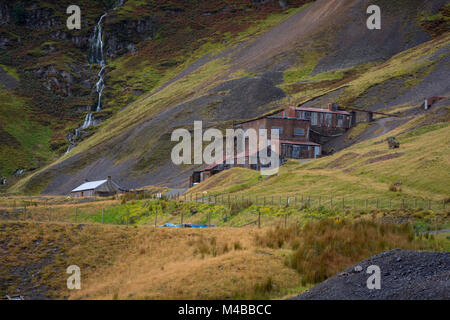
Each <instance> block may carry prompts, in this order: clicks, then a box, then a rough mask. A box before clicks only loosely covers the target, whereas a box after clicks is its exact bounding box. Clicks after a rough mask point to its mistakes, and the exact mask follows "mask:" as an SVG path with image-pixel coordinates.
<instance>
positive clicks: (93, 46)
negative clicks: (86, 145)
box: [66, 0, 124, 154]
mask: <svg viewBox="0 0 450 320" xmlns="http://www.w3.org/2000/svg"><path fill="white" fill-rule="evenodd" d="M123 3H124V0H118V1H117V2H116V4H115V6H114V8H113V10H116V9H117V8H118V7H119V6H121V5H123ZM107 15H108V13H104V14H103V15H102V16H101V17H100V19H99V20H98V22H97V25H96V26H95V28H94V33H93V34H92V36H91V38H90V40H89V42H90V47H89V52H88V61H89V64H90V67H91V68H92V65H94V64H98V65H99V66H100V71H99V73H98V74H97V77H98V81H97V83H96V84H95V89H96V90H97V96H98V98H97V99H98V100H97V106H96V108H95V112H99V111H101V110H102V94H103V89H105V79H104V74H105V68H106V59H105V55H104V53H103V34H102V20H103V18H104V17H106V16H107ZM93 125H96V121H95V119H94V114H93V113H92V112H89V113H88V114H86V117H85V118H84V121H83V124H82V125H81V127H80V128H79V129H76V130H75V134H69V135H68V140H69V142H70V144H69V147H68V148H67V151H66V154H67V153H69V152H70V151H71V150H72V149H73V148H74V147H75V145H76V143H75V141H74V138H79V137H80V136H81V131H80V130H83V129H86V128H88V127H90V126H93Z"/></svg>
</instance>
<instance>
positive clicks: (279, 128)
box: [272, 127, 283, 135]
mask: <svg viewBox="0 0 450 320" xmlns="http://www.w3.org/2000/svg"><path fill="white" fill-rule="evenodd" d="M272 130H278V134H279V135H282V134H283V128H282V127H272Z"/></svg>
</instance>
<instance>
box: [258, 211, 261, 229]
mask: <svg viewBox="0 0 450 320" xmlns="http://www.w3.org/2000/svg"><path fill="white" fill-rule="evenodd" d="M258 228H260V229H261V211H260V210H258Z"/></svg>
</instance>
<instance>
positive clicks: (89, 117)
mask: <svg viewBox="0 0 450 320" xmlns="http://www.w3.org/2000/svg"><path fill="white" fill-rule="evenodd" d="M93 124H94V115H93V114H92V113H91V112H89V113H88V114H87V115H86V117H85V118H84V122H83V125H82V126H81V129H86V128H88V127H90V126H92V125H93Z"/></svg>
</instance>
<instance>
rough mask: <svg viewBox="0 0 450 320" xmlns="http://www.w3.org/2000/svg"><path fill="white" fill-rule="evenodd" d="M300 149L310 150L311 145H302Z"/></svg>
mask: <svg viewBox="0 0 450 320" xmlns="http://www.w3.org/2000/svg"><path fill="white" fill-rule="evenodd" d="M300 149H301V150H303V151H308V150H309V146H300Z"/></svg>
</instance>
